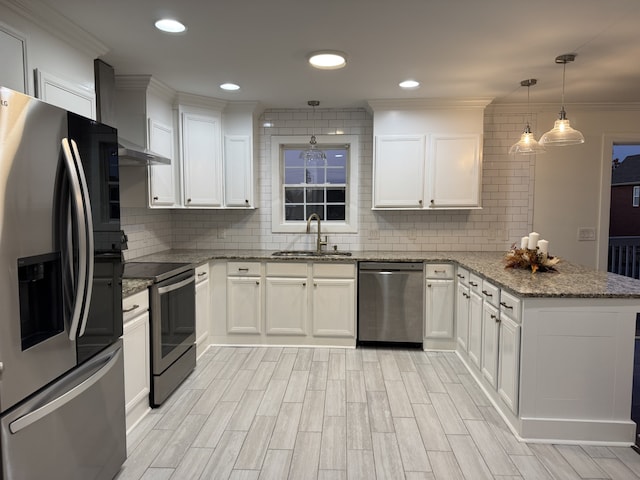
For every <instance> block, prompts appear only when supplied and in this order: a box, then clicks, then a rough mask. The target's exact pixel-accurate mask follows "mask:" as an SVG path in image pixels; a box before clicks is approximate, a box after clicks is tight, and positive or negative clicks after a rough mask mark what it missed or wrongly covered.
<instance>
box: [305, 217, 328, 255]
mask: <svg viewBox="0 0 640 480" xmlns="http://www.w3.org/2000/svg"><path fill="white" fill-rule="evenodd" d="M311 220H317V221H318V240H317V241H316V251H317V252H318V253H320V252H321V251H322V246H323V245H326V244H327V239H326V237H325V239H324V241H323V240H322V238H321V237H320V216H319V215H318V214H317V213H312V214H311V215H309V218H307V233H311Z"/></svg>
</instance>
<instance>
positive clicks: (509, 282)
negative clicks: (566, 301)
mask: <svg viewBox="0 0 640 480" xmlns="http://www.w3.org/2000/svg"><path fill="white" fill-rule="evenodd" d="M505 253H506V252H505ZM505 253H502V252H387V251H360V252H358V251H353V252H352V256H322V257H296V256H293V257H274V256H273V250H166V251H164V252H159V253H154V254H151V255H146V256H144V257H138V258H135V259H133V260H131V261H133V262H183V263H191V264H193V265H194V267H195V266H198V265H201V264H202V263H204V262H208V261H210V260H258V261H264V260H272V261H283V262H290V261H295V262H300V261H305V262H307V261H313V262H340V263H344V262H352V263H355V262H362V261H404V262H429V263H436V262H454V263H457V264H458V265H460V266H462V267H464V268H466V269H468V270H469V271H471V272H473V273H476V274H478V275H480V276H482V277H484V278H486V279H488V280H489V281H490V282H492V283H493V284H495V285H496V286H498V287H500V288H503V289H506V290H508V291H510V292H511V293H513V294H515V295H517V296H520V297H568V298H630V299H633V298H637V299H640V280H635V279H632V278H628V277H623V276H621V275H616V274H613V273H607V272H599V271H596V270H593V269H591V268H587V267H582V266H580V265H575V264H572V263H569V262H566V261H561V262H560V263H559V264H558V265H557V270H558V271H557V272H538V273H532V272H531V271H528V270H515V269H505V268H504V262H503V258H504V255H505ZM133 282H140V281H139V280H123V295H124V296H126V295H131V294H133V293H136V291H141V290H142V289H144V288H147V286H148V285H149V284H150V283H149V282H148V281H145V282H146V284H144V285H140V284H136V285H135V286H134V285H133ZM136 289H137V290H136ZM125 291H127V292H128V293H125Z"/></svg>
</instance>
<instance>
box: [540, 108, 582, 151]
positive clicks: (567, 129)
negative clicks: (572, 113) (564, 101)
mask: <svg viewBox="0 0 640 480" xmlns="http://www.w3.org/2000/svg"><path fill="white" fill-rule="evenodd" d="M540 143H541V144H542V145H545V146H546V145H548V146H550V147H564V146H566V145H579V144H581V143H584V136H583V135H582V133H580V132H579V131H578V130H576V129H575V128H572V127H571V124H570V123H569V119H567V112H565V111H564V106H563V107H562V110H560V117H559V118H558V120H556V121H555V123H554V124H553V128H552V129H551V130H549V131H548V132H547V133H545V134H544V135H542V137H541V138H540Z"/></svg>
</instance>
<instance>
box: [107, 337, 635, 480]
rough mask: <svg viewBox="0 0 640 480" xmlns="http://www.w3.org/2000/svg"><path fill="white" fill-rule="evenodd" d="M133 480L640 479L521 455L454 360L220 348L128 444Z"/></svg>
mask: <svg viewBox="0 0 640 480" xmlns="http://www.w3.org/2000/svg"><path fill="white" fill-rule="evenodd" d="M127 443H128V445H127V447H128V458H127V461H126V462H125V464H124V465H123V468H122V470H121V472H120V474H119V475H118V477H117V479H118V480H129V479H144V480H151V479H156V480H160V479H180V480H183V479H188V480H192V479H194V480H195V479H276V480H280V479H291V480H298V479H302V480H304V479H318V480H324V479H365V480H372V479H379V480H387V479H437V480H440V479H442V480H445V479H446V480H457V479H466V480H481V479H501V480H507V479H524V480H530V479H536V480H537V479H540V480H548V479H558V480H564V479H571V480H573V479H587V478H588V479H600V478H605V479H613V480H618V479H624V480H631V479H640V455H638V454H637V453H635V451H634V450H633V449H631V448H624V447H594V446H587V445H584V446H578V445H542V444H525V443H520V442H518V441H517V440H516V438H515V437H514V436H513V435H512V434H511V432H510V431H509V429H508V428H507V426H506V425H505V424H504V422H503V421H502V419H501V418H500V416H499V415H498V414H497V412H496V410H495V409H494V408H493V407H492V406H491V403H490V402H489V401H488V400H487V398H486V396H485V395H484V393H483V392H482V391H481V390H480V389H479V387H478V386H477V384H476V383H475V381H474V380H473V378H472V377H471V376H470V374H469V373H468V371H467V370H466V369H465V367H464V365H463V364H462V362H461V361H460V360H459V359H458V357H457V356H456V355H455V353H448V352H422V351H419V350H396V349H374V348H358V349H330V348H275V347H271V348H269V347H265V348H253V347H211V348H209V350H207V352H206V353H205V354H204V355H203V356H202V357H201V358H200V359H199V360H198V366H197V367H196V370H195V371H194V372H193V373H192V374H191V376H190V377H189V378H187V380H186V381H185V382H184V383H183V384H182V385H181V386H180V388H179V389H178V390H177V391H176V392H174V393H173V395H172V396H171V397H170V398H169V400H168V401H167V402H166V403H165V404H164V405H163V406H162V407H161V408H159V409H156V410H153V411H152V412H151V413H150V414H149V415H147V416H146V417H145V418H144V419H143V420H142V421H141V422H140V423H139V424H138V425H137V426H136V427H135V428H134V429H133V431H132V432H131V433H130V434H129V436H128V438H127Z"/></svg>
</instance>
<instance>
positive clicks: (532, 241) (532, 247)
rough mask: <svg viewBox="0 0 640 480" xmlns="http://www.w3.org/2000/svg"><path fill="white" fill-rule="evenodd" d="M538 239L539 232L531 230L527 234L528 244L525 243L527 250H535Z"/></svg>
mask: <svg viewBox="0 0 640 480" xmlns="http://www.w3.org/2000/svg"><path fill="white" fill-rule="evenodd" d="M538 240H540V234H539V233H536V232H531V233H530V234H529V244H528V245H527V248H528V249H529V250H535V249H536V247H537V246H538Z"/></svg>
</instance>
